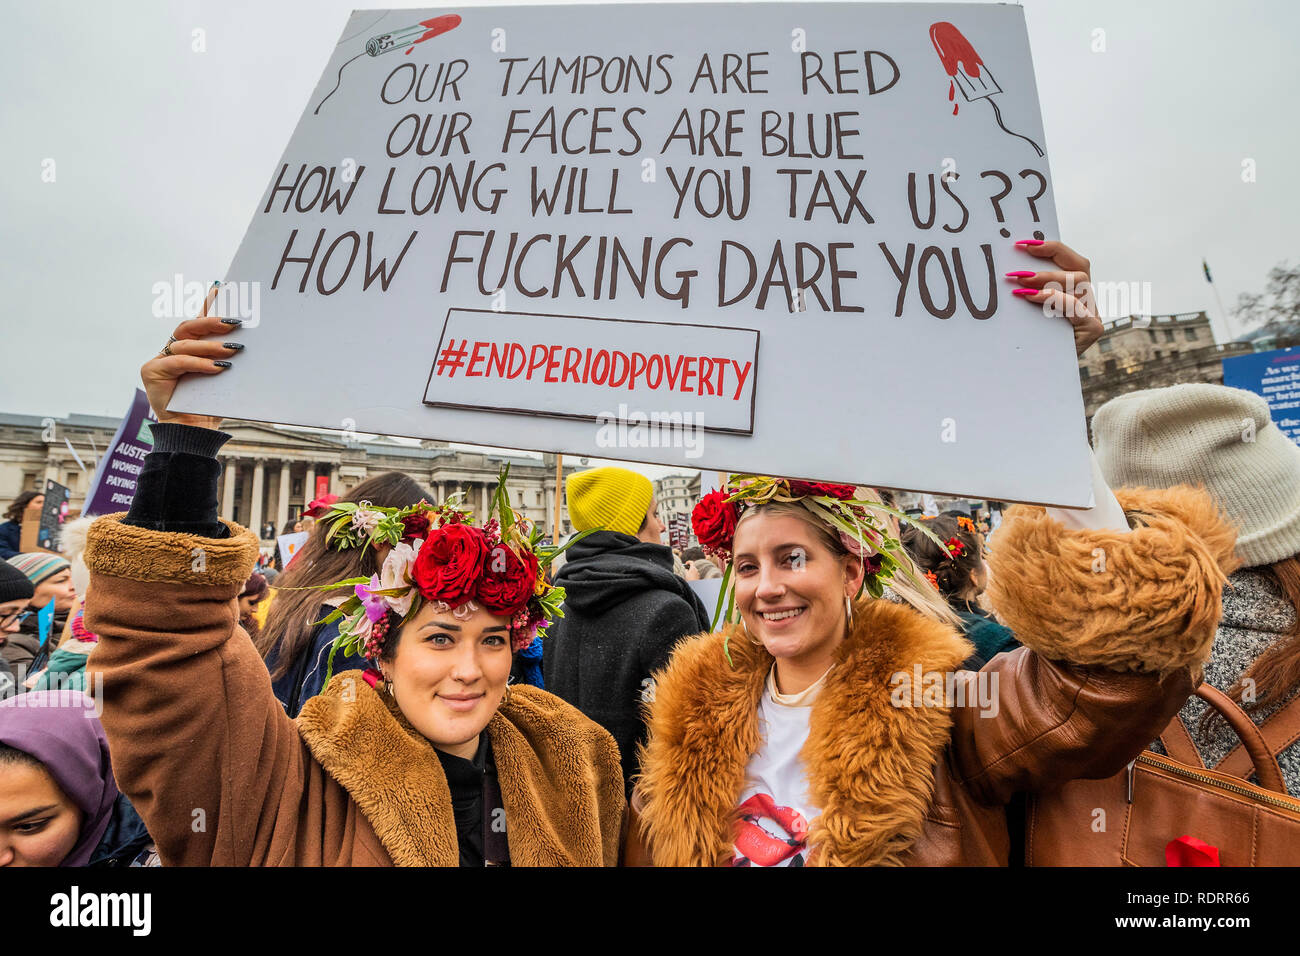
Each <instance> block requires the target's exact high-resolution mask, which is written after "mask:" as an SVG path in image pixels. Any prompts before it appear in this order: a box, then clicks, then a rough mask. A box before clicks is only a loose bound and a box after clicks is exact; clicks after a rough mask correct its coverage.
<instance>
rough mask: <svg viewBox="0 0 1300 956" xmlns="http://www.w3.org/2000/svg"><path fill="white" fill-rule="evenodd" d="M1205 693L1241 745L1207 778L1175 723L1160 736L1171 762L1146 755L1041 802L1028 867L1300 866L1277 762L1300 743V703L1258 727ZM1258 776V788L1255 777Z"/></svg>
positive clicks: (1036, 798) (1299, 833) (1205, 688)
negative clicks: (1251, 778) (1281, 754)
mask: <svg viewBox="0 0 1300 956" xmlns="http://www.w3.org/2000/svg"><path fill="white" fill-rule="evenodd" d="M1196 693H1197V695H1198V696H1199V697H1200V698H1201V699H1202V700H1204V701H1206V702H1207V703H1208V704H1209V705H1210V706H1211V707H1213V708H1215V710H1217V711H1218V712H1219V713H1220V714H1222V715H1223V717H1224V719H1226V720H1227V722H1228V725H1229V726H1230V727H1232V729H1233V730H1234V731H1235V732H1236V734H1237V736H1238V738H1239V739H1240V743H1239V744H1238V746H1237V747H1235V748H1234V749H1233V750H1232V751H1231V752H1229V754H1228V755H1227V756H1226V757H1225V758H1224V759H1223V760H1222V761H1221V762H1220V763H1219V764H1218V765H1217V766H1216V767H1215V768H1214V769H1213V770H1207V769H1206V768H1205V766H1204V764H1203V763H1202V762H1201V759H1200V757H1199V756H1198V755H1197V752H1196V748H1195V746H1194V745H1193V744H1192V739H1191V736H1190V735H1189V734H1188V732H1187V728H1186V727H1184V726H1183V723H1182V721H1181V720H1180V719H1179V718H1178V717H1175V718H1174V719H1173V721H1171V722H1170V724H1169V727H1168V728H1167V729H1166V730H1165V732H1164V733H1163V734H1161V735H1160V741H1161V743H1162V744H1164V747H1165V750H1166V751H1167V752H1168V756H1165V755H1163V754H1157V753H1154V752H1153V751H1150V750H1145V751H1143V752H1142V753H1141V754H1139V755H1138V757H1137V759H1136V760H1134V761H1133V762H1132V763H1131V764H1129V765H1128V768H1127V769H1126V770H1124V771H1122V772H1120V773H1119V774H1117V775H1115V776H1114V777H1110V778H1108V779H1105V780H1074V781H1071V782H1070V783H1069V784H1067V785H1066V786H1064V787H1063V788H1061V789H1060V790H1057V791H1053V792H1050V793H1040V794H1034V795H1033V796H1032V797H1031V798H1030V800H1029V805H1028V813H1027V818H1026V833H1025V863H1026V864H1027V865H1029V866H1168V865H1177V866H1186V865H1191V866H1197V865H1200V866H1207V865H1208V866H1213V865H1215V863H1214V862H1213V861H1214V860H1215V859H1216V857H1217V860H1218V864H1217V865H1219V866H1296V865H1300V799H1297V798H1296V797H1292V796H1290V795H1288V794H1287V792H1286V787H1285V785H1284V784H1283V782H1282V772H1281V770H1280V769H1279V768H1278V765H1277V758H1276V756H1275V754H1277V753H1279V752H1281V751H1282V750H1283V749H1285V748H1286V747H1287V746H1289V745H1290V744H1291V743H1293V742H1294V741H1295V740H1296V739H1297V738H1300V696H1297V697H1296V698H1295V699H1294V700H1292V701H1291V702H1290V703H1289V704H1287V705H1286V706H1285V707H1283V708H1282V709H1281V710H1280V711H1278V712H1277V713H1275V714H1274V715H1273V716H1272V717H1270V718H1269V720H1268V721H1266V722H1265V723H1264V724H1263V726H1257V725H1256V724H1255V722H1254V721H1253V720H1251V719H1250V717H1249V716H1247V714H1246V713H1245V712H1244V711H1243V710H1242V709H1241V708H1240V707H1238V706H1237V705H1236V704H1234V703H1233V702H1232V701H1231V700H1230V699H1229V698H1228V697H1227V696H1226V695H1224V694H1223V693H1222V692H1220V691H1218V690H1216V689H1215V688H1213V687H1210V686H1209V685H1206V684H1202V685H1201V687H1199V688H1198V689H1197V691H1196ZM1252 772H1253V773H1254V774H1255V777H1256V779H1257V780H1258V781H1259V784H1258V785H1256V784H1253V783H1250V782H1248V780H1247V779H1246V778H1247V777H1249V776H1250V774H1251V773H1252Z"/></svg>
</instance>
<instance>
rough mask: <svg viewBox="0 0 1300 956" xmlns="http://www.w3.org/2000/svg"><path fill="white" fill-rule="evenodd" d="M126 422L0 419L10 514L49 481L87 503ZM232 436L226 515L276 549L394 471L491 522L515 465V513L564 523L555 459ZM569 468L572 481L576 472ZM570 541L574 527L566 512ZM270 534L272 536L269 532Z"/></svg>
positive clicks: (291, 432)
mask: <svg viewBox="0 0 1300 956" xmlns="http://www.w3.org/2000/svg"><path fill="white" fill-rule="evenodd" d="M117 426H118V419H116V418H107V417H103V416H97V415H68V416H67V417H66V418H52V417H45V418H42V417H41V416H37V415H8V414H0V510H3V509H4V508H7V507H8V506H9V503H10V502H12V501H13V500H14V498H16V497H17V496H18V495H19V494H20V493H21V492H23V491H25V490H27V489H32V490H40V489H42V488H44V487H45V480H46V479H47V478H49V479H53V480H54V481H57V482H59V483H60V484H62V485H66V486H67V487H68V488H70V489H71V490H72V500H71V503H70V504H71V508H72V509H73V510H74V511H75V510H79V509H80V508H81V506H82V505H83V504H84V502H85V500H86V493H87V491H89V488H90V481H91V479H92V477H93V476H94V465H95V462H97V461H98V460H99V457H100V456H101V455H102V454H104V453H105V452H106V451H107V449H108V447H109V443H110V442H111V441H112V439H113V434H114V432H115V431H116V429H117ZM222 429H223V430H225V431H227V432H229V433H230V435H231V439H230V441H228V442H227V443H226V444H225V446H223V448H222V449H221V452H220V458H221V463H222V477H221V486H220V498H219V500H220V511H221V515H222V517H225V518H229V519H231V520H233V521H236V522H238V523H239V524H242V525H244V526H246V527H248V528H252V529H255V530H257V531H258V532H259V534H260V535H261V536H262V539H263V544H264V545H266V546H268V547H269V546H270V544H271V542H272V541H273V540H274V538H275V536H276V535H278V534H280V533H281V532H282V531H283V530H284V528H285V525H286V524H288V523H289V522H291V521H293V520H294V519H296V518H297V517H298V516H299V515H300V514H301V513H302V511H303V509H304V508H306V507H307V505H308V503H309V502H310V501H311V500H312V499H313V498H316V497H318V496H319V495H321V494H324V493H325V492H330V493H332V494H336V495H339V496H341V497H346V496H347V495H348V494H349V492H351V490H352V489H353V488H354V487H356V485H357V484H359V483H360V482H362V481H364V480H365V479H366V478H369V477H372V476H374V475H378V474H381V473H383V472H388V471H398V472H401V473H403V474H405V475H408V476H410V477H411V478H413V479H414V480H415V481H417V482H419V483H420V484H421V485H423V486H424V487H425V488H427V489H428V490H429V492H430V494H431V495H433V496H435V497H436V498H437V499H438V500H439V501H441V500H443V499H445V498H446V497H448V496H449V495H451V494H454V493H456V492H458V491H459V492H463V493H464V495H465V497H464V504H465V505H466V506H467V507H468V508H470V509H471V510H472V511H473V512H474V514H475V516H476V517H477V518H478V519H479V520H482V518H483V515H484V514H485V513H486V511H487V508H488V505H489V503H490V501H491V496H492V493H493V491H495V489H496V485H497V475H498V474H499V473H500V470H501V468H502V466H503V465H505V464H507V463H509V465H510V493H511V499H512V500H511V502H510V503H511V506H512V507H513V508H514V509H515V510H516V511H519V512H521V513H523V514H525V515H526V516H527V517H528V518H529V519H530V520H532V521H533V522H535V523H536V524H538V525H539V526H540V527H541V528H543V529H544V530H545V532H546V533H547V534H548V535H549V534H552V533H553V528H552V525H553V524H554V522H555V517H554V516H555V493H556V489H555V456H554V455H546V456H543V457H542V458H541V459H538V458H532V457H528V456H525V455H523V454H519V455H510V454H501V453H495V452H493V453H488V452H482V453H480V452H473V451H466V450H463V449H457V448H451V447H450V446H448V445H447V443H446V442H436V441H424V442H421V443H420V444H418V445H409V444H403V443H401V442H397V441H394V440H393V439H391V438H384V437H377V438H374V439H370V440H355V441H349V440H345V439H344V438H342V437H340V436H338V435H336V434H334V433H327V432H320V433H318V432H312V431H306V430H299V429H294V428H287V427H282V426H279V425H267V424H263V423H261V422H243V421H233V420H230V421H225V422H223V423H222ZM576 470H577V468H576V467H575V466H568V467H566V468H565V469H564V473H565V474H569V473H571V472H573V471H576ZM560 521H561V535H564V534H568V533H569V532H570V531H571V530H572V529H571V527H570V525H569V516H568V512H567V509H565V508H564V507H563V505H562V506H561V512H560ZM268 532H269V534H268Z"/></svg>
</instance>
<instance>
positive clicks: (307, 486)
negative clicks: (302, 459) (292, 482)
mask: <svg viewBox="0 0 1300 956" xmlns="http://www.w3.org/2000/svg"><path fill="white" fill-rule="evenodd" d="M315 497H316V466H315V465H314V464H313V465H308V466H307V477H306V478H305V479H304V480H303V483H302V502H303V507H304V508H305V507H307V505H309V504H311V500H312V499H313V498H315Z"/></svg>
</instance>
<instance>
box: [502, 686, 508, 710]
mask: <svg viewBox="0 0 1300 956" xmlns="http://www.w3.org/2000/svg"><path fill="white" fill-rule="evenodd" d="M501 706H502V707H509V706H510V685H509V684H506V695H505V696H504V697H503V698H501Z"/></svg>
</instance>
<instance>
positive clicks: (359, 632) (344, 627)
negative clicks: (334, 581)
mask: <svg viewBox="0 0 1300 956" xmlns="http://www.w3.org/2000/svg"><path fill="white" fill-rule="evenodd" d="M362 586H363V585H360V584H358V585H357V587H358V588H361V587H362ZM358 597H360V595H358ZM365 600H366V599H365V598H361V601H362V607H361V609H360V610H358V611H357V612H356V613H354V614H353V615H352V616H351V617H349V618H346V619H344V621H343V623H342V624H340V625H339V633H340V634H342V635H343V636H345V637H359V638H361V639H362V640H363V641H365V640H368V639H369V637H370V632H371V631H372V630H373V628H374V626H375V619H374V618H372V617H371V616H370V609H369V608H367V607H366V606H365ZM380 603H382V602H380ZM380 616H381V617H382V616H383V615H380Z"/></svg>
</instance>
